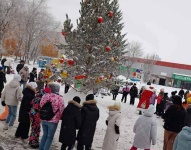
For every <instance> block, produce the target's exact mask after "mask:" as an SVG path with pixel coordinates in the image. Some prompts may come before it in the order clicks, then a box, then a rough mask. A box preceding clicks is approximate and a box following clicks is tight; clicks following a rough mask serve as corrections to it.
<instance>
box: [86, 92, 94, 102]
mask: <svg viewBox="0 0 191 150" xmlns="http://www.w3.org/2000/svg"><path fill="white" fill-rule="evenodd" d="M89 100H94V95H93V94H89V95H87V96H86V101H89Z"/></svg>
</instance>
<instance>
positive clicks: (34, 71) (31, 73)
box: [29, 68, 37, 82]
mask: <svg viewBox="0 0 191 150" xmlns="http://www.w3.org/2000/svg"><path fill="white" fill-rule="evenodd" d="M36 72H37V69H36V68H33V69H32V71H31V72H30V78H29V82H35V78H36V79H37V73H36Z"/></svg>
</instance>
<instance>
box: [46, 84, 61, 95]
mask: <svg viewBox="0 0 191 150" xmlns="http://www.w3.org/2000/svg"><path fill="white" fill-rule="evenodd" d="M48 87H49V88H50V91H51V93H55V94H59V91H60V85H58V84H55V83H49V84H48Z"/></svg>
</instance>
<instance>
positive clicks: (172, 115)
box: [0, 62, 191, 150]
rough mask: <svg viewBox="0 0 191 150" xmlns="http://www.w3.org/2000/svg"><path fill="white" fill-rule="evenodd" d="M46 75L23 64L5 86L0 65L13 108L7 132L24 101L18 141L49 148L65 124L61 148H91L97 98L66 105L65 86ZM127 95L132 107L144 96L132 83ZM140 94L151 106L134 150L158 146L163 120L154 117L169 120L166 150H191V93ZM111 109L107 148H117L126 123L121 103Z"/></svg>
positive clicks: (4, 97) (137, 129) (4, 98)
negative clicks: (158, 122) (49, 79)
mask: <svg viewBox="0 0 191 150" xmlns="http://www.w3.org/2000/svg"><path fill="white" fill-rule="evenodd" d="M43 72H44V70H43V69H41V71H40V72H39V74H38V76H37V69H36V68H33V69H32V71H31V72H30V73H29V68H28V67H27V66H25V64H24V62H21V63H20V64H19V65H18V66H17V74H14V77H13V79H12V80H11V81H10V82H9V83H7V84H6V85H5V87H4V84H5V83H6V82H7V81H6V75H5V73H4V69H3V67H0V77H1V78H0V86H1V91H0V93H2V94H1V103H2V105H3V106H5V107H7V108H8V115H7V116H6V118H5V124H4V128H3V129H4V130H9V128H11V127H12V126H13V125H14V123H15V120H16V118H17V109H18V106H19V103H20V108H19V114H18V122H19V124H18V126H17V129H16V132H15V135H14V138H15V139H21V140H22V141H23V144H27V145H29V146H30V147H31V148H35V149H36V148H38V149H39V150H49V149H50V147H51V144H52V141H53V138H54V134H55V132H56V130H57V127H58V123H59V121H60V120H62V123H61V128H60V136H59V142H60V143H62V146H61V150H66V149H68V150H72V149H73V148H74V145H75V143H76V141H77V150H83V149H84V148H85V149H86V150H91V147H92V143H93V138H94V134H95V130H96V124H97V121H98V120H99V116H100V114H99V108H98V107H97V104H96V103H97V102H96V100H95V98H94V94H88V95H87V96H86V99H85V101H84V102H83V104H82V105H81V99H80V97H78V96H74V98H73V99H72V100H71V101H69V102H68V105H67V106H65V105H64V99H63V97H62V96H61V95H60V85H59V84H56V83H52V82H50V83H48V84H47V85H46V86H45V84H44V79H43V76H44V75H43ZM21 85H22V86H23V88H22V86H21ZM67 90H68V89H67ZM118 90H119V89H118ZM151 91H152V92H151ZM112 92H113V94H114V97H113V98H114V99H116V95H117V94H118V92H119V91H118V92H117V90H114V91H112ZM122 94H123V95H122V99H121V102H123V101H124V102H125V103H126V102H127V95H128V94H130V105H134V102H135V98H136V97H137V95H138V89H137V87H136V84H133V86H132V87H130V85H129V84H128V83H127V84H126V85H125V87H124V88H123V90H122ZM139 95H140V96H139V98H140V103H141V101H142V99H144V98H148V104H146V103H145V104H144V105H142V104H139V105H140V107H142V108H144V111H143V113H142V111H141V113H140V114H141V116H140V117H139V118H138V119H137V121H136V122H135V125H134V127H133V132H134V133H135V137H134V141H133V144H132V147H131V148H130V150H137V149H139V148H140V149H145V150H150V149H151V145H155V144H156V142H157V140H156V139H157V122H156V117H155V115H154V114H156V115H157V116H158V117H161V118H163V119H164V144H163V150H182V149H184V150H188V149H189V148H190V143H191V136H189V135H191V94H190V93H189V91H186V92H185V93H184V90H183V89H181V90H180V92H179V93H178V94H177V92H176V91H173V92H172V93H171V96H170V97H168V93H166V92H165V90H164V89H161V90H160V92H159V94H158V95H157V94H156V90H154V89H153V88H151V87H150V89H149V90H148V89H146V88H144V87H143V88H142V89H141V91H140V93H139ZM183 98H185V102H184V103H182V99H183ZM155 103H156V108H155ZM139 105H138V106H139ZM108 110H109V116H108V118H107V120H106V125H107V129H106V133H105V138H104V141H103V146H102V150H117V145H118V141H119V138H120V124H121V119H122V116H121V103H119V102H115V104H114V105H112V106H109V107H108ZM155 110H156V111H155ZM41 130H42V131H43V132H42V133H41ZM76 131H78V132H76ZM40 133H41V134H42V138H41V139H40ZM188 141H189V142H188Z"/></svg>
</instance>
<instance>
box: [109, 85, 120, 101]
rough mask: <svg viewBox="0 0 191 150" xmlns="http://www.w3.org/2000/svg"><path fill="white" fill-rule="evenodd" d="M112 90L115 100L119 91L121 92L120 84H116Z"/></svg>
mask: <svg viewBox="0 0 191 150" xmlns="http://www.w3.org/2000/svg"><path fill="white" fill-rule="evenodd" d="M111 92H112V94H113V100H116V98H117V95H118V92H119V86H116V87H115V88H114V89H113V90H112V91H111Z"/></svg>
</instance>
